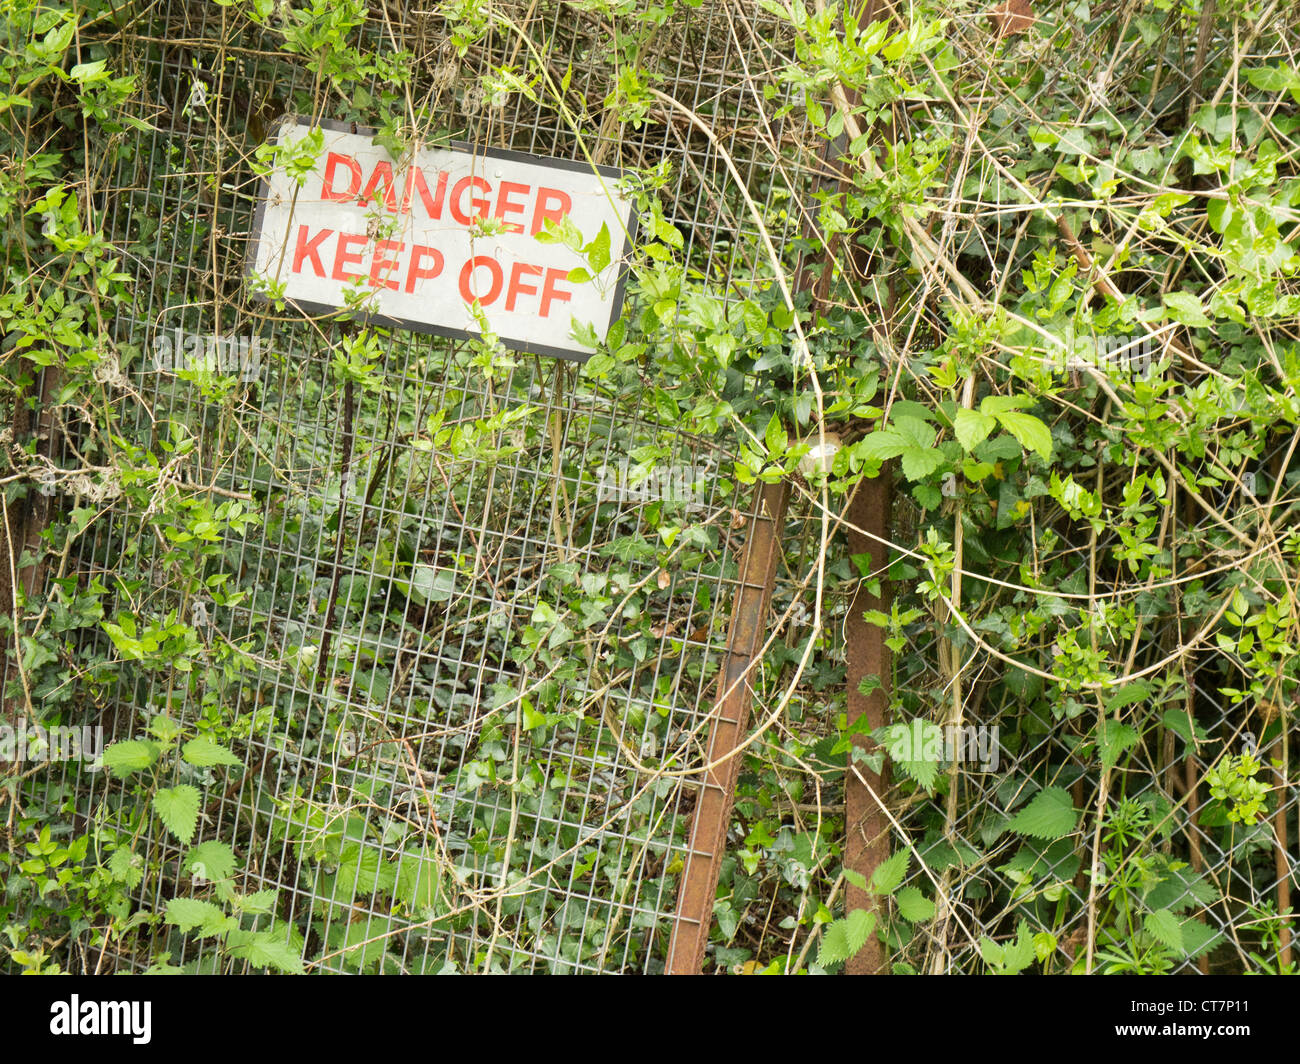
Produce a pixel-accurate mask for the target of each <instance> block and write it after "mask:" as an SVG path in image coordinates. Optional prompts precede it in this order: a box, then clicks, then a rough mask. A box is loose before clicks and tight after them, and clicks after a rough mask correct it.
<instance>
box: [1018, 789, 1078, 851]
mask: <svg viewBox="0 0 1300 1064" xmlns="http://www.w3.org/2000/svg"><path fill="white" fill-rule="evenodd" d="M1078 821H1079V814H1078V813H1076V812H1075V810H1074V803H1073V801H1072V800H1071V798H1070V792H1069V791H1067V790H1065V789H1064V788H1063V787H1046V788H1044V789H1043V790H1041V791H1039V792H1038V793H1037V794H1036V795H1034V797H1033V798H1032V799H1031V800H1030V802H1029V804H1028V805H1027V806H1025V807H1024V808H1023V809H1022V810H1020V812H1018V813H1017V814H1016V815H1015V816H1013V817H1012V818H1011V819H1010V821H1008V822H1007V828H1008V829H1009V830H1010V831H1014V832H1015V833H1016V834H1017V835H1029V836H1031V837H1033V838H1035V839H1048V840H1053V839H1062V838H1065V836H1066V835H1068V834H1070V832H1072V831H1073V830H1074V828H1075V825H1076V824H1077V823H1078Z"/></svg>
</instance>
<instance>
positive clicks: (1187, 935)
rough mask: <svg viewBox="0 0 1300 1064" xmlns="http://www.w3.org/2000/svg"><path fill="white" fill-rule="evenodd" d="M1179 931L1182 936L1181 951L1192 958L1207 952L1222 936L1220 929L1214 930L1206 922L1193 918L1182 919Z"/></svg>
mask: <svg viewBox="0 0 1300 1064" xmlns="http://www.w3.org/2000/svg"><path fill="white" fill-rule="evenodd" d="M1179 931H1180V932H1181V934H1182V936H1183V938H1182V941H1183V952H1184V953H1185V954H1186V956H1188V957H1190V958H1191V959H1192V960H1195V959H1196V958H1197V957H1200V956H1201V955H1202V954H1205V953H1208V952H1209V951H1210V950H1212V949H1213V948H1214V947H1215V946H1216V945H1218V943H1219V940H1220V939H1221V938H1222V937H1223V932H1222V931H1215V930H1214V929H1213V928H1211V927H1210V926H1209V925H1208V924H1205V923H1202V922H1201V921H1200V920H1193V919H1187V920H1184V921H1183V922H1182V923H1181V924H1180V925H1179Z"/></svg>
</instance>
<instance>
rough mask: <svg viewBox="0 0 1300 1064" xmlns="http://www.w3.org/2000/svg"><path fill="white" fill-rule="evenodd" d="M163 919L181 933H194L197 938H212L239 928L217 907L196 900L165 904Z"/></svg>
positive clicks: (188, 899)
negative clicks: (165, 911)
mask: <svg viewBox="0 0 1300 1064" xmlns="http://www.w3.org/2000/svg"><path fill="white" fill-rule="evenodd" d="M164 919H165V921H166V922H167V923H169V924H171V925H173V926H174V927H178V928H180V929H181V931H183V932H186V933H189V932H191V931H193V932H196V933H197V934H198V937H199V938H214V937H216V936H218V935H224V934H226V933H227V932H229V931H232V930H237V929H238V927H239V922H238V921H237V920H235V919H233V918H232V917H229V916H227V915H226V914H225V912H223V911H222V910H221V909H219V908H218V907H217V906H215V905H213V904H212V903H211V902H209V901H199V900H198V899H197V898H172V899H171V901H169V902H168V903H167V913H166V916H165V917H164Z"/></svg>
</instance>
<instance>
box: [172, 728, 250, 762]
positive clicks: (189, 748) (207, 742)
mask: <svg viewBox="0 0 1300 1064" xmlns="http://www.w3.org/2000/svg"><path fill="white" fill-rule="evenodd" d="M181 757H183V758H184V759H185V760H186V761H188V762H189V763H190V764H191V765H194V766H195V767H197V768H210V767H211V766H213V765H242V764H243V762H242V761H240V760H239V758H237V757H236V756H235V755H234V754H232V753H231V752H230V751H229V750H227V749H226V748H225V747H224V746H222V745H221V744H220V743H214V742H213V741H212V740H211V739H209V738H207V737H206V736H202V735H200V736H198V737H197V738H195V739H191V740H190V741H189V742H188V743H186V744H185V745H184V746H182V747H181Z"/></svg>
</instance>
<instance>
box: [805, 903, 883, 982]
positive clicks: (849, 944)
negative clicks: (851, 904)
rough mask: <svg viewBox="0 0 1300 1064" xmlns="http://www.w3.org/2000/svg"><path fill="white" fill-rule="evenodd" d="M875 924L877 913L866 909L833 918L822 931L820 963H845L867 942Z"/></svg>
mask: <svg viewBox="0 0 1300 1064" xmlns="http://www.w3.org/2000/svg"><path fill="white" fill-rule="evenodd" d="M875 926H876V914H875V913H873V912H868V911H867V910H866V909H854V910H853V911H852V912H851V913H849V914H848V916H846V917H844V918H843V919H840V920H832V921H831V922H830V923H829V924H827V925H826V927H825V929H824V930H823V931H822V941H821V946H820V948H819V949H818V951H817V963H818V965H820V966H821V967H823V968H827V967H829V966H830V965H832V964H843V963H844V962H845V961H846V960H848V959H849V958H850V957H852V956H853V955H854V954H856V953H857V952H858V950H860V949H861V948H862V947H863V946H865V945H866V944H867V940H868V939H869V938H870V937H871V932H872V931H873V930H874V929H875Z"/></svg>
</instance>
